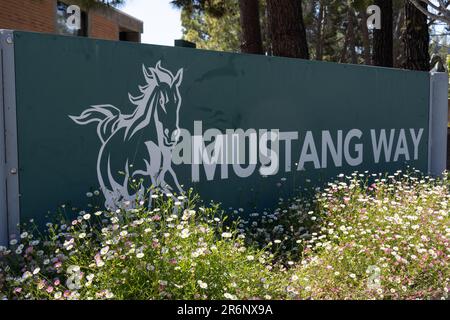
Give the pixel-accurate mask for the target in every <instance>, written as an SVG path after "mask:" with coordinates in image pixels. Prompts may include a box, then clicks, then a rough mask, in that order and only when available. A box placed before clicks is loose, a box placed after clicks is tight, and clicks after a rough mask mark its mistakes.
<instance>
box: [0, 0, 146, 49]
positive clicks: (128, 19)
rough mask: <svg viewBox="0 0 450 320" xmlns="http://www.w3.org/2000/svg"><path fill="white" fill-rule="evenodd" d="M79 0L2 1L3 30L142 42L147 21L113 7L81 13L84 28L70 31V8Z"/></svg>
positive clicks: (0, 4) (99, 7) (1, 27)
mask: <svg viewBox="0 0 450 320" xmlns="http://www.w3.org/2000/svg"><path fill="white" fill-rule="evenodd" d="M77 2H78V1H77V0H62V1H60V0H0V29H12V30H24V31H35V32H46V33H56V34H63V35H77V36H84V37H91V38H99V39H107V40H123V41H133V42H140V41H141V34H142V32H143V28H144V26H143V22H142V21H140V20H138V19H136V18H134V17H132V16H130V15H127V14H126V13H124V12H121V11H120V10H117V9H115V8H113V7H110V6H96V7H93V8H89V9H85V8H84V9H83V7H82V6H81V5H80V7H81V8H82V11H81V23H80V29H78V30H75V29H73V28H69V27H68V25H67V19H68V18H69V16H70V14H68V13H67V8H68V7H69V6H70V5H72V4H74V5H77V4H78V3H77Z"/></svg>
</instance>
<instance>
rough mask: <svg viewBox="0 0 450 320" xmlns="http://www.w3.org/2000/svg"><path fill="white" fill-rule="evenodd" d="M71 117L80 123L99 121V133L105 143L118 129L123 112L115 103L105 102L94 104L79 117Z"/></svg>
mask: <svg viewBox="0 0 450 320" xmlns="http://www.w3.org/2000/svg"><path fill="white" fill-rule="evenodd" d="M69 118H70V119H72V120H73V121H74V122H75V123H77V124H79V125H86V124H89V123H91V122H98V125H97V134H98V137H99V138H100V140H101V142H102V143H104V142H105V141H106V140H107V139H108V138H109V137H110V136H111V135H112V134H113V133H114V132H115V131H116V130H117V127H118V125H119V120H120V118H121V113H120V110H119V109H117V108H116V107H114V106H113V105H110V104H105V105H98V106H92V107H91V108H89V109H86V110H84V111H83V112H82V113H81V115H79V116H78V117H76V116H69Z"/></svg>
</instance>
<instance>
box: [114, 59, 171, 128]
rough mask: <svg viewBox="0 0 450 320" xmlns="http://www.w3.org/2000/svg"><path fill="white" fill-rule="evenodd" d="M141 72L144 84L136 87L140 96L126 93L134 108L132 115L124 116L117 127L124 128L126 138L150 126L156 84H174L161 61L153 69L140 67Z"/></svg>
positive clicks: (154, 102)
mask: <svg viewBox="0 0 450 320" xmlns="http://www.w3.org/2000/svg"><path fill="white" fill-rule="evenodd" d="M142 71H143V74H144V78H145V81H146V84H144V85H142V86H141V85H140V86H138V87H139V91H140V92H141V94H140V95H137V96H133V95H132V94H131V93H128V98H129V100H130V102H131V103H132V104H133V105H135V106H136V109H135V110H134V112H133V113H132V114H130V115H124V117H123V118H122V119H121V120H120V122H121V124H120V125H119V127H125V128H126V135H127V136H128V134H130V136H133V135H134V134H135V133H136V132H137V131H139V130H140V129H142V128H144V127H146V126H147V125H149V124H150V122H151V120H152V117H153V111H154V106H155V104H156V103H157V102H158V100H156V101H155V89H156V88H157V87H158V84H159V83H166V84H168V85H169V86H172V85H173V82H174V75H173V74H172V72H170V71H169V70H167V69H165V68H163V67H161V61H158V63H157V64H156V66H155V67H154V68H153V67H150V68H147V67H145V65H142ZM148 115H150V116H148ZM130 131H131V133H130Z"/></svg>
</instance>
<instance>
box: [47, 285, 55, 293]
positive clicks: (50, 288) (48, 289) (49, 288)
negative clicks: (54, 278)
mask: <svg viewBox="0 0 450 320" xmlns="http://www.w3.org/2000/svg"><path fill="white" fill-rule="evenodd" d="M45 291H47V292H48V293H52V292H53V287H52V286H48V287H47V289H46V290H45Z"/></svg>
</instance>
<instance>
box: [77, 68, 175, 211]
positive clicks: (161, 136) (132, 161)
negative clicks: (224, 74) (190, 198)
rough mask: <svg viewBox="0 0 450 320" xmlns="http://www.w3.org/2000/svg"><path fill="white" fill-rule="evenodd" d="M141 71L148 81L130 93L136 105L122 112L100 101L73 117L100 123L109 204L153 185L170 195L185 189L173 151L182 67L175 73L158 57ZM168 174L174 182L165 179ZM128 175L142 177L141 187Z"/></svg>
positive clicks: (101, 170)
mask: <svg viewBox="0 0 450 320" xmlns="http://www.w3.org/2000/svg"><path fill="white" fill-rule="evenodd" d="M143 72H144V77H145V80H146V82H147V83H146V84H145V85H144V86H139V89H140V91H141V93H142V94H141V95H139V96H136V97H134V96H132V95H131V94H129V99H130V101H131V103H133V104H134V105H135V106H136V109H135V110H134V112H132V113H131V114H122V113H121V112H120V110H119V109H117V108H116V107H114V106H113V105H96V106H91V107H90V108H89V109H87V110H85V111H83V113H81V115H80V116H69V117H70V118H71V119H72V120H73V121H75V122H76V123H77V124H79V125H86V124H89V123H91V122H94V123H98V124H97V135H98V137H99V138H100V141H101V143H102V146H101V148H100V151H99V154H98V160H97V175H98V180H99V183H100V187H101V190H102V192H103V194H104V196H105V199H106V201H105V207H106V208H108V209H116V208H120V207H123V203H124V201H131V202H133V201H134V200H136V198H141V197H142V195H143V194H144V192H145V188H148V187H150V185H152V186H153V187H156V188H158V189H160V190H161V191H162V192H164V193H166V194H172V193H173V192H180V193H182V192H183V189H182V188H181V186H180V184H179V182H178V179H177V177H176V174H175V172H174V171H173V169H172V150H173V148H174V146H175V145H176V144H177V143H178V139H179V136H180V128H179V110H180V106H181V96H180V92H179V87H180V85H181V82H182V80H183V69H180V70H178V72H177V74H176V75H175V76H174V75H173V74H172V73H171V72H170V71H169V70H167V69H164V68H162V67H161V61H159V62H158V63H157V64H156V66H155V67H154V68H148V70H147V68H146V67H145V66H143ZM142 155H144V157H142ZM167 177H168V178H169V179H170V178H171V179H172V181H171V183H168V182H166V178H167ZM130 179H136V181H140V180H141V179H142V180H143V183H142V184H141V185H140V187H139V190H133V189H132V188H130V183H129V182H130ZM174 188H175V189H174Z"/></svg>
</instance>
